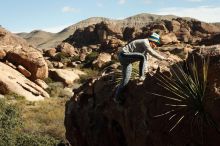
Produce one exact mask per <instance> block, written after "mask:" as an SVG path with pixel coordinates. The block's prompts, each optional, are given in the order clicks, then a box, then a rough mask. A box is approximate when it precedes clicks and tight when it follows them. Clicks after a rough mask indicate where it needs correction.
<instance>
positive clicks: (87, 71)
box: [79, 68, 99, 83]
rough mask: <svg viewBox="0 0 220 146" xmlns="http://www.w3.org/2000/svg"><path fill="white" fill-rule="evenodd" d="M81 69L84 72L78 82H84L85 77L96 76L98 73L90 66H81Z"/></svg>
mask: <svg viewBox="0 0 220 146" xmlns="http://www.w3.org/2000/svg"><path fill="white" fill-rule="evenodd" d="M82 71H83V72H85V75H81V76H80V80H79V83H84V82H85V81H86V80H87V79H89V78H92V77H97V76H98V75H99V71H98V70H95V69H91V68H82Z"/></svg>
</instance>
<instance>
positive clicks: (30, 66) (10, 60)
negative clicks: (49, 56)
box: [0, 28, 49, 101]
mask: <svg viewBox="0 0 220 146" xmlns="http://www.w3.org/2000/svg"><path fill="white" fill-rule="evenodd" d="M0 61H1V62H0V68H1V69H0V70H1V71H0V72H1V76H0V94H8V93H15V94H17V95H19V96H23V97H25V98H26V99H27V100H31V101H34V100H42V99H44V98H45V97H46V98H48V97H49V95H48V93H47V92H46V91H44V89H45V88H46V87H45V86H44V84H45V83H44V81H43V79H45V78H47V77H48V66H47V63H46V62H45V60H44V58H43V56H42V54H41V53H40V52H39V51H37V50H36V49H35V48H33V47H30V46H29V44H28V43H27V42H26V40H24V39H22V38H20V37H19V36H16V35H14V34H12V33H10V32H9V31H7V30H5V29H4V28H0ZM44 87H45V88H44ZM43 88H44V89H43Z"/></svg>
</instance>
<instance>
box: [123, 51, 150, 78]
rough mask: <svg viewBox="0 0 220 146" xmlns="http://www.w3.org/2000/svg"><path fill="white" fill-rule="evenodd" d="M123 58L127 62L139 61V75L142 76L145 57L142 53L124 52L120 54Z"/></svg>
mask: <svg viewBox="0 0 220 146" xmlns="http://www.w3.org/2000/svg"><path fill="white" fill-rule="evenodd" d="M122 56H123V58H124V59H126V60H127V61H128V62H130V63H131V62H135V61H140V64H139V76H140V77H144V72H145V66H146V57H145V56H144V54H142V53H124V54H122Z"/></svg>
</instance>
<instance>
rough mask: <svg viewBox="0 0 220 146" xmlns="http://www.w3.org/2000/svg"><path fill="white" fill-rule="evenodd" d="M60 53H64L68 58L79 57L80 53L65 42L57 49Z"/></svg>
mask: <svg viewBox="0 0 220 146" xmlns="http://www.w3.org/2000/svg"><path fill="white" fill-rule="evenodd" d="M56 50H57V51H58V52H62V53H64V54H66V55H67V56H69V57H70V56H78V51H77V50H76V49H75V48H74V47H73V46H72V45H70V44H69V43H66V42H63V43H61V44H60V45H58V46H57V47H56Z"/></svg>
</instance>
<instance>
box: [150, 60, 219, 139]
mask: <svg viewBox="0 0 220 146" xmlns="http://www.w3.org/2000/svg"><path fill="white" fill-rule="evenodd" d="M198 62H199V60H195V57H194V56H192V62H191V63H186V66H185V68H183V66H182V65H181V64H180V63H179V64H175V65H174V68H173V69H171V73H172V76H170V77H168V76H166V75H163V74H162V73H160V74H159V76H157V77H156V79H157V80H158V85H159V86H160V87H162V88H164V89H165V90H166V91H168V92H169V93H170V95H167V94H166V95H165V93H164V94H158V93H150V94H153V95H156V96H159V97H162V98H165V99H167V100H166V101H167V102H166V103H165V106H167V108H166V109H167V111H165V112H164V113H162V114H159V115H156V116H154V117H162V116H167V118H168V120H169V121H170V124H171V125H172V126H171V127H170V128H169V131H170V132H171V131H173V130H174V129H175V128H176V127H177V126H178V125H179V124H181V122H183V121H184V119H185V120H187V122H190V123H188V124H189V125H191V126H190V128H191V132H192V133H193V132H195V131H199V134H200V136H202V137H203V132H204V131H203V130H204V124H206V125H209V126H212V127H214V128H215V129H216V130H217V131H218V132H219V128H218V126H217V124H216V123H215V121H214V120H213V119H212V117H211V116H210V114H209V113H208V112H207V111H206V108H205V101H206V100H207V99H206V87H207V75H208V67H209V57H206V58H205V57H203V58H202V60H201V62H202V63H201V64H200V68H199V67H198Z"/></svg>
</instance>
